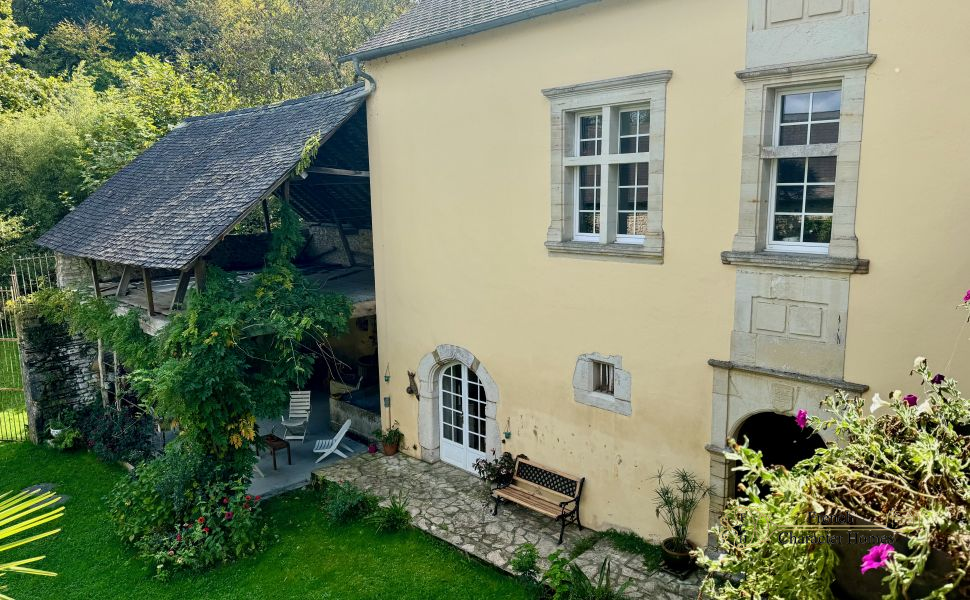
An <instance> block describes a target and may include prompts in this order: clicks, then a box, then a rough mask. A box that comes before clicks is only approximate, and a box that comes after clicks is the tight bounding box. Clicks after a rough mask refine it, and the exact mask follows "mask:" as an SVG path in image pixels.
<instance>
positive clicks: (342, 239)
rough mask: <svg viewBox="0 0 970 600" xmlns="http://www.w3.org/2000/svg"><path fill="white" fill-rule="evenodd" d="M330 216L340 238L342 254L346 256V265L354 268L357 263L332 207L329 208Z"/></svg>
mask: <svg viewBox="0 0 970 600" xmlns="http://www.w3.org/2000/svg"><path fill="white" fill-rule="evenodd" d="M330 215H331V216H332V217H333V224H334V225H336V226H337V235H339V236H340V243H341V244H343V247H344V254H346V255H347V263H348V265H349V266H351V267H356V266H357V261H356V260H355V259H354V252H353V251H352V250H351V249H350V242H349V241H347V234H345V233H344V226H343V225H341V224H340V220H339V219H338V218H337V211H335V210H334V209H333V207H331V208H330Z"/></svg>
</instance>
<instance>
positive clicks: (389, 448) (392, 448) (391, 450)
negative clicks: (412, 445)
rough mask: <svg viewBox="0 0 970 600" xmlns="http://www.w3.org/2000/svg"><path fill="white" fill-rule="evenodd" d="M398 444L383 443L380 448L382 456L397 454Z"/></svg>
mask: <svg viewBox="0 0 970 600" xmlns="http://www.w3.org/2000/svg"><path fill="white" fill-rule="evenodd" d="M397 447H398V444H384V445H383V446H382V448H381V449H382V450H384V456H394V455H395V454H397Z"/></svg>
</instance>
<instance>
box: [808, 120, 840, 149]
mask: <svg viewBox="0 0 970 600" xmlns="http://www.w3.org/2000/svg"><path fill="white" fill-rule="evenodd" d="M838 141H839V124H838V123H812V143H813V144H834V143H836V142H838Z"/></svg>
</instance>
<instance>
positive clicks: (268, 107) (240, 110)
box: [175, 82, 364, 128]
mask: <svg viewBox="0 0 970 600" xmlns="http://www.w3.org/2000/svg"><path fill="white" fill-rule="evenodd" d="M363 87H364V82H357V83H355V84H353V85H350V86H347V87H345V88H343V89H340V90H330V91H326V92H317V93H315V94H310V95H308V96H301V97H299V98H291V99H289V100H280V101H278V102H273V103H272V104H262V105H260V106H250V107H247V108H237V109H235V110H228V111H225V112H219V113H212V114H208V115H197V116H194V117H186V118H184V119H182V121H181V122H180V123H179V124H178V125H176V126H175V128H178V127H181V126H182V125H184V124H186V123H193V122H195V121H204V120H210V119H224V118H231V117H236V116H239V115H246V114H250V113H254V112H258V111H270V110H274V109H277V108H282V107H284V106H286V107H289V106H294V105H296V104H303V103H305V102H313V101H316V100H321V99H324V98H332V97H334V96H339V95H341V94H346V93H348V92H353V91H356V90H358V89H361V88H363Z"/></svg>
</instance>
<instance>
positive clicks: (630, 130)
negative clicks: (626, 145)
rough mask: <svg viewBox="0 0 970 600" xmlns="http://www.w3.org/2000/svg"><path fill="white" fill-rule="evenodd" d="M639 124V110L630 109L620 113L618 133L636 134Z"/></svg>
mask: <svg viewBox="0 0 970 600" xmlns="http://www.w3.org/2000/svg"><path fill="white" fill-rule="evenodd" d="M639 125H640V111H638V110H630V111H624V112H621V113H620V135H636V134H637V132H638V131H639Z"/></svg>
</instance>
